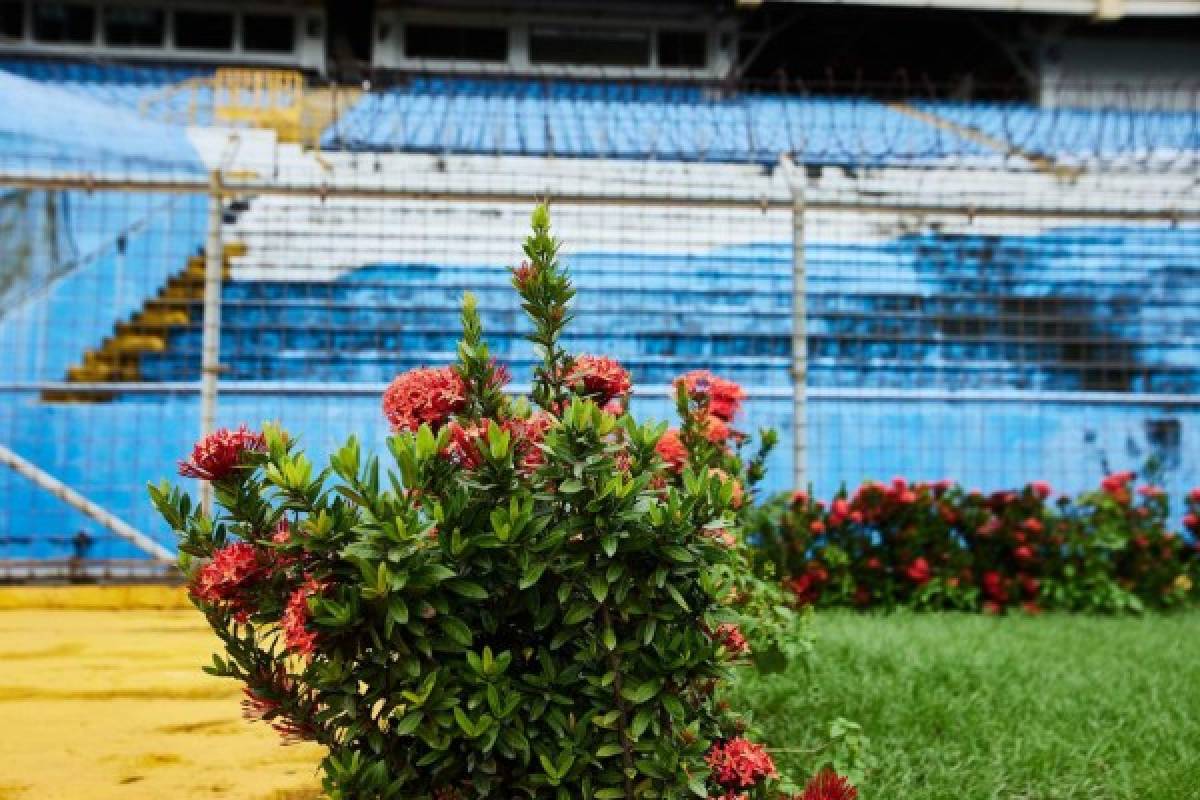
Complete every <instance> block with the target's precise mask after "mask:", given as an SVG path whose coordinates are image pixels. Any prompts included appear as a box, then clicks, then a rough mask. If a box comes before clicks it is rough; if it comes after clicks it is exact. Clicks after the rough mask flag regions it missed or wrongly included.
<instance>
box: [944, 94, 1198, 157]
mask: <svg viewBox="0 0 1200 800" xmlns="http://www.w3.org/2000/svg"><path fill="white" fill-rule="evenodd" d="M921 107H922V108H923V109H924V110H926V111H929V112H932V113H934V114H937V115H938V116H940V117H943V118H945V119H949V120H952V121H954V122H956V123H958V124H960V125H966V126H969V127H971V128H974V129H976V130H979V131H982V132H984V133H987V134H988V135H990V136H994V137H997V138H1000V139H1002V140H1004V141H1008V142H1011V143H1013V144H1015V145H1017V146H1020V147H1022V148H1024V149H1028V150H1032V151H1033V152H1036V153H1040V154H1042V155H1048V156H1052V157H1055V158H1069V157H1071V156H1113V155H1117V154H1121V153H1131V154H1137V155H1152V154H1154V153H1155V152H1156V151H1169V152H1187V151H1197V150H1200V112H1197V111H1136V110H1128V109H1122V110H1118V109H1099V110H1095V109H1073V108H1063V109H1038V108H1034V107H1031V106H1024V105H1011V106H1000V105H988V106H982V107H981V106H978V105H966V104H948V103H924V104H921Z"/></svg>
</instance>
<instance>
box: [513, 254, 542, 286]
mask: <svg viewBox="0 0 1200 800" xmlns="http://www.w3.org/2000/svg"><path fill="white" fill-rule="evenodd" d="M535 272H537V268H536V267H534V266H533V264H530V263H529V262H528V261H522V262H521V266H519V267H514V268H513V271H512V273H513V286H515V287H517V291H521V290H523V289H524V288H525V285H526V284H527V283H529V279H530V278H532V277H533V276H534V273H535Z"/></svg>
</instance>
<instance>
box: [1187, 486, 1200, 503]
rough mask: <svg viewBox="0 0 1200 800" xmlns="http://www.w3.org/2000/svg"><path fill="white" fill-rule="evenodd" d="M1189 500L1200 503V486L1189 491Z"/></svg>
mask: <svg viewBox="0 0 1200 800" xmlns="http://www.w3.org/2000/svg"><path fill="white" fill-rule="evenodd" d="M1188 500H1191V501H1192V502H1193V503H1200V488H1196V489H1192V490H1191V491H1190V492H1188Z"/></svg>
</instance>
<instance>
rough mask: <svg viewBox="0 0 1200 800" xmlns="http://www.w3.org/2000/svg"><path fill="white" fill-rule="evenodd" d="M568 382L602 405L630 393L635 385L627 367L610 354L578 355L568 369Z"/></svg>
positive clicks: (576, 389) (579, 391)
mask: <svg viewBox="0 0 1200 800" xmlns="http://www.w3.org/2000/svg"><path fill="white" fill-rule="evenodd" d="M566 382H567V385H568V386H572V387H574V388H575V391H577V392H578V393H580V394H584V395H588V396H591V397H593V398H594V399H595V400H596V402H597V403H599V404H600V405H602V406H603V405H607V404H608V403H609V402H610V401H612V400H615V399H617V398H619V397H624V396H625V395H627V394H629V390H630V388H632V386H633V384H632V382H631V381H630V380H629V373H628V372H626V371H625V368H624V367H622V366H621V365H620V364H619V363H617V361H616V360H615V359H612V358H609V357H608V356H588V355H584V356H577V357H576V358H575V362H574V363H573V364H572V365H571V369H570V370H568V371H567V379H566Z"/></svg>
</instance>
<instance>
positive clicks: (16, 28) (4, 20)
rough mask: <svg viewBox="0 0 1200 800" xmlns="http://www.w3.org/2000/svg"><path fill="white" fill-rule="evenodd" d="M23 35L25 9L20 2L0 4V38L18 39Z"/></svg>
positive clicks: (9, 0)
mask: <svg viewBox="0 0 1200 800" xmlns="http://www.w3.org/2000/svg"><path fill="white" fill-rule="evenodd" d="M24 35H25V8H24V6H22V5H21V3H20V0H16V2H13V0H4V2H0V38H4V39H20V38H21V37H22V36H24Z"/></svg>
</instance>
